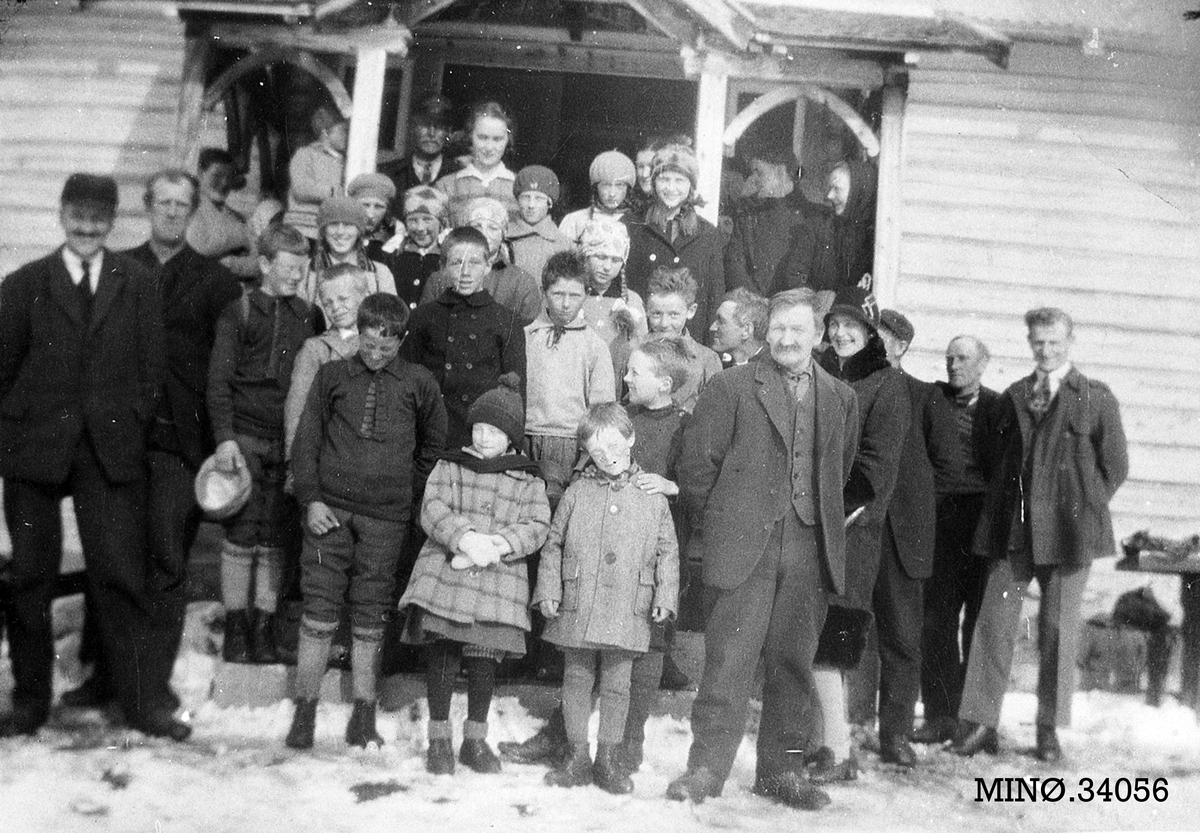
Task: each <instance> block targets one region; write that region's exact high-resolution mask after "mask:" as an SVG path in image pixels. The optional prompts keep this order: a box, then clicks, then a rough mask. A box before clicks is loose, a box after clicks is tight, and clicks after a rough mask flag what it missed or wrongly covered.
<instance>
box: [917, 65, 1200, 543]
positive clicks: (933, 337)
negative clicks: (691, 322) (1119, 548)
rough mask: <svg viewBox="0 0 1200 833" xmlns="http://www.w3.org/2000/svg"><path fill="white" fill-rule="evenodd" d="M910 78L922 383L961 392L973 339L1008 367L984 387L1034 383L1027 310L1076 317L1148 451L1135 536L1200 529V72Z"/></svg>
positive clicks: (1083, 365)
mask: <svg viewBox="0 0 1200 833" xmlns="http://www.w3.org/2000/svg"><path fill="white" fill-rule="evenodd" d="M1166 51H1167V50H1164V52H1166ZM910 78H911V84H910V87H909V97H908V102H907V110H906V113H905V124H904V139H903V155H904V162H903V179H902V185H901V199H902V205H903V208H902V217H901V228H902V233H901V234H902V237H901V247H900V260H901V263H900V279H899V282H898V285H897V295H896V298H897V306H898V307H899V308H900V309H902V310H903V311H905V312H906V313H908V314H909V315H910V317H911V318H912V320H913V323H914V324H915V326H916V330H917V337H916V339H915V344H914V346H913V352H912V354H911V356H910V358H909V360H908V361H907V362H906V366H907V367H908V368H909V369H910V370H911V371H912V372H914V373H915V374H916V375H918V376H920V377H922V378H926V379H935V378H936V379H941V378H945V370H944V366H943V360H942V356H943V353H944V349H945V345H946V343H947V341H948V340H949V339H950V338H951V337H953V336H954V335H956V334H958V333H972V334H975V335H978V336H979V337H981V338H982V339H983V340H984V341H985V342H987V344H988V346H989V347H990V348H991V350H992V353H993V356H994V358H993V361H992V364H991V367H990V368H989V371H988V373H987V375H986V377H985V380H984V381H985V384H987V385H989V386H990V387H995V388H998V389H1002V388H1004V387H1006V386H1007V385H1009V384H1010V383H1011V382H1012V381H1013V380H1014V379H1017V378H1019V377H1020V376H1022V375H1024V374H1026V373H1028V372H1029V371H1030V370H1031V362H1030V359H1029V350H1028V346H1027V345H1026V343H1025V339H1024V336H1025V332H1024V327H1023V324H1022V320H1021V317H1022V315H1023V313H1024V311H1025V310H1026V309H1029V308H1030V307H1034V306H1042V305H1053V306H1060V307H1063V308H1064V309H1066V310H1068V311H1069V312H1071V314H1072V315H1073V316H1074V317H1075V319H1076V321H1077V328H1076V337H1077V343H1076V347H1075V353H1074V356H1075V360H1076V363H1077V364H1078V365H1079V367H1080V369H1081V370H1083V371H1084V372H1085V373H1088V374H1090V375H1093V376H1095V377H1096V378H1098V379H1100V380H1102V381H1104V382H1106V383H1108V384H1109V385H1110V386H1111V387H1112V389H1113V390H1114V392H1115V393H1116V395H1117V398H1118V399H1119V400H1120V402H1121V407H1122V413H1123V416H1124V421H1125V428H1126V432H1127V433H1128V435H1129V439H1130V456H1131V464H1132V465H1131V476H1130V481H1129V483H1128V484H1127V485H1126V486H1125V487H1124V488H1123V489H1122V490H1121V491H1120V493H1119V494H1118V495H1117V498H1116V500H1115V501H1114V511H1115V516H1116V524H1117V531H1118V534H1121V535H1124V534H1127V533H1129V532H1131V531H1132V530H1134V529H1136V528H1141V527H1145V526H1150V527H1152V528H1153V529H1155V530H1156V531H1161V532H1164V533H1166V534H1184V533H1187V534H1191V533H1195V532H1198V531H1200V234H1198V231H1200V223H1198V221H1200V178H1198V176H1197V172H1196V164H1197V161H1198V159H1200V155H1198V153H1197V147H1196V137H1197V122H1198V120H1197V116H1196V103H1197V100H1196V99H1197V96H1196V93H1195V90H1194V88H1195V86H1196V85H1195V78H1196V65H1195V64H1194V63H1192V62H1191V59H1190V58H1189V57H1188V56H1187V54H1186V53H1183V54H1155V53H1153V52H1142V53H1131V52H1126V51H1121V50H1115V51H1114V50H1106V51H1105V52H1104V53H1103V54H1102V55H1099V56H1094V57H1093V56H1086V55H1084V54H1082V52H1081V50H1080V49H1078V48H1068V47H1063V46H1051V45H1043V44H1026V43H1018V44H1017V45H1016V46H1015V48H1014V50H1013V54H1012V61H1011V64H1010V66H1009V68H1008V69H1007V70H1001V69H998V68H996V67H994V66H991V65H989V64H987V63H986V62H984V61H982V60H979V59H975V58H970V57H967V56H951V55H946V56H936V55H925V56H922V57H921V59H920V62H919V63H918V65H917V66H916V67H915V68H914V69H913V71H912V73H911V76H910Z"/></svg>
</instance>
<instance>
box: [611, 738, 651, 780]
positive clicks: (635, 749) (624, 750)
mask: <svg viewBox="0 0 1200 833" xmlns="http://www.w3.org/2000/svg"><path fill="white" fill-rule="evenodd" d="M615 754H616V756H617V762H618V763H620V765H621V769H623V770H625V774H626V775H633V773H635V772H637V771H638V770H639V769H641V768H642V760H643V759H644V757H645V751H644V747H643V745H642V744H640V743H638V742H637V741H633V740H623V741H621V742H620V743H619V744H617V748H616V752H615Z"/></svg>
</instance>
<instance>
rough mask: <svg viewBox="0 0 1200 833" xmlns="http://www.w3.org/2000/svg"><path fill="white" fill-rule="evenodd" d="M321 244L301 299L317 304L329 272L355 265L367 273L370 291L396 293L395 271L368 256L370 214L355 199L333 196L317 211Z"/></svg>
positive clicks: (300, 291) (305, 282)
mask: <svg viewBox="0 0 1200 833" xmlns="http://www.w3.org/2000/svg"><path fill="white" fill-rule="evenodd" d="M316 223H317V245H316V253H315V254H314V255H313V259H312V268H311V269H310V270H309V272H308V276H307V278H306V279H305V281H304V283H303V284H301V288H300V289H299V291H298V292H297V294H298V295H300V297H302V298H303V299H304V300H306V301H308V302H309V303H310V304H315V303H316V302H317V300H318V298H317V282H318V281H319V280H320V276H321V274H322V273H324V272H325V271H326V270H327V269H329V268H331V267H333V266H337V265H339V264H349V265H351V266H355V267H357V268H358V269H360V270H362V271H363V272H365V273H366V274H367V277H368V283H369V288H368V291H369V292H372V293H374V292H386V293H388V294H389V295H395V294H396V279H395V277H393V275H392V270H391V269H389V268H388V267H387V266H385V265H384V264H382V263H380V262H378V261H375V260H372V259H371V258H370V257H369V256H368V255H367V248H366V240H365V238H364V236H363V235H364V231H363V230H364V229H365V228H366V227H367V225H368V219H367V212H366V211H365V210H364V209H363V207H362V205H361V203H360V202H359V201H358V200H357V199H355V198H354V197H348V196H333V197H329V198H328V199H326V200H325V201H324V202H322V203H321V207H320V209H318V211H317V221H316Z"/></svg>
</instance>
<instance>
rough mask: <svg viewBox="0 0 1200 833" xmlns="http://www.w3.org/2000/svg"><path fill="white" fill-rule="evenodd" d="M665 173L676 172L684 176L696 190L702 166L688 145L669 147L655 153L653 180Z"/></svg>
mask: <svg viewBox="0 0 1200 833" xmlns="http://www.w3.org/2000/svg"><path fill="white" fill-rule="evenodd" d="M664 171H675V172H676V173H680V174H683V175H684V176H686V177H687V178H688V179H689V180H690V181H691V183H692V190H695V189H696V180H697V179H699V177H700V165H699V163H698V162H697V161H696V154H695V153H693V152H692V149H691V148H690V147H688V146H687V145H667V146H666V147H663V148H661V149H659V150H657V151H655V153H654V162H653V174H652V175H651V179H658V175H659V174H661V173H663V172H664Z"/></svg>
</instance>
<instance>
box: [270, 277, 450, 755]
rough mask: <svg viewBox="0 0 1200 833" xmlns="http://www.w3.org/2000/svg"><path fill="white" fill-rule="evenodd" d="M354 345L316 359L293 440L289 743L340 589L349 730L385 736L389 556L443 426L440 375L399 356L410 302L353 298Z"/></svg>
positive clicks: (307, 700) (370, 740)
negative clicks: (294, 648)
mask: <svg viewBox="0 0 1200 833" xmlns="http://www.w3.org/2000/svg"><path fill="white" fill-rule="evenodd" d="M357 322H358V352H357V353H356V354H355V355H354V356H352V357H351V358H349V359H347V360H345V361H337V362H329V363H328V364H326V365H324V366H323V367H322V368H321V369H320V370H319V371H317V377H316V379H315V380H314V382H313V385H312V390H311V391H309V395H308V400H307V401H306V402H305V405H304V413H303V415H302V416H301V418H300V424H299V427H298V429H297V431H296V440H295V443H294V444H293V446H292V471H293V473H294V475H295V485H296V499H297V500H298V501H299V502H300V503H301V505H302V506H304V507H305V523H304V549H303V553H302V555H301V569H302V572H301V576H302V577H301V589H302V590H303V593H304V614H303V616H302V618H301V620H300V643H299V648H298V654H299V655H298V659H297V665H296V710H295V714H294V716H293V719H292V726H291V729H290V731H289V732H288V735H287V741H286V742H287V745H288V746H290V747H292V748H294V749H307V748H310V747H311V746H312V744H313V730H314V723H315V720H316V709H317V697H318V695H319V694H320V689H321V679H322V678H323V677H324V674H325V669H326V667H327V665H328V663H329V652H330V645H331V643H332V640H333V633H334V631H335V630H336V628H337V624H338V620H339V617H340V615H341V613H342V610H343V608H344V606H345V604H346V602H347V600H348V601H349V606H350V616H351V621H352V624H353V629H352V634H353V638H352V646H351V656H352V666H353V687H354V711H353V713H352V714H351V717H350V723H349V724H348V725H347V726H346V742H347V743H349V744H351V745H355V746H364V747H365V746H368V745H370V744H376V745H378V744H382V743H383V739H382V738H381V737H379V734H378V732H377V731H376V729H375V700H376V689H377V676H378V667H377V666H378V663H379V656H380V647H381V644H382V640H383V629H384V624H385V623H386V621H387V619H388V608H389V607H390V606H391V604H392V600H393V599H394V598H395V597H394V596H393V595H392V593H393V589H394V585H395V580H396V566H397V560H398V558H399V555H400V551H401V549H402V547H403V543H404V539H405V537H406V536H407V534H408V525H409V522H410V518H411V513H412V501H413V496H414V495H419V494H421V492H422V491H423V489H424V483H425V479H426V478H427V477H428V476H429V473H430V471H431V470H432V469H433V466H434V463H435V461H436V459H437V455H438V454H439V453H441V451H442V448H443V446H444V444H445V438H446V408H445V406H444V405H443V404H442V396H441V391H439V390H438V384H437V380H436V379H434V377H433V375H432V374H431V373H430V372H429V371H428V370H426V369H425V368H423V367H421V366H419V365H416V364H411V363H409V362H407V361H405V360H404V359H403V358H401V357H400V356H399V352H400V341H401V339H402V338H403V336H404V333H405V329H406V325H407V323H408V307H407V306H405V305H404V303H403V302H402V301H401V300H400V299H399V298H396V297H395V296H394V295H387V294H383V293H377V294H374V295H370V296H368V297H367V298H366V299H364V300H363V302H362V304H361V305H360V306H359V308H358V316H357Z"/></svg>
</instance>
